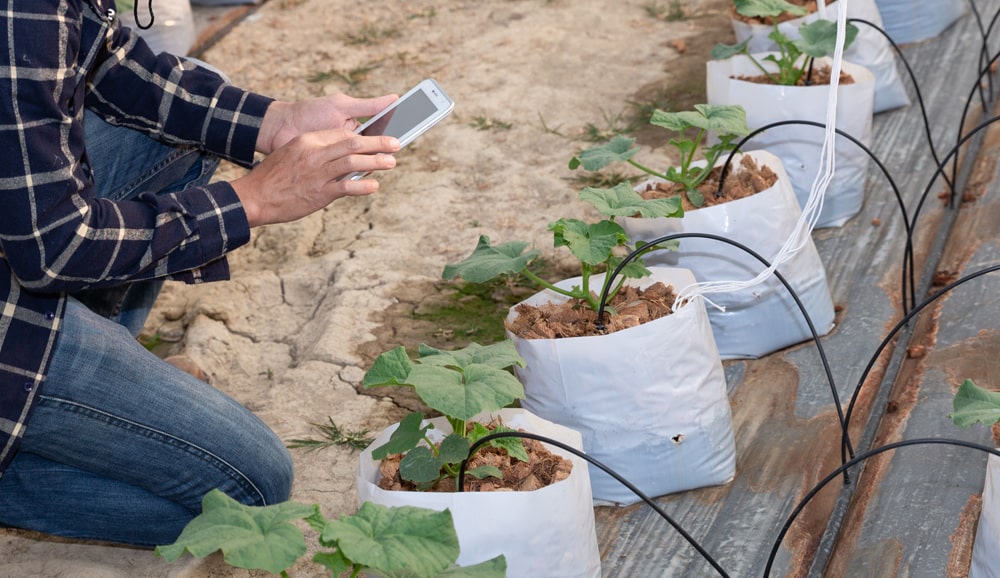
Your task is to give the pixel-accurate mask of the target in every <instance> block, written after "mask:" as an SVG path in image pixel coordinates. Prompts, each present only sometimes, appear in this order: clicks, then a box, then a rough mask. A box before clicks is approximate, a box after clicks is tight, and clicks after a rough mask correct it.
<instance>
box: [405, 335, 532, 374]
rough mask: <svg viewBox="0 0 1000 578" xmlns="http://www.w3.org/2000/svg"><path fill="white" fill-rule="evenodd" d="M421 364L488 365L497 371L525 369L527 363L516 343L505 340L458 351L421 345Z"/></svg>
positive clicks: (473, 345)
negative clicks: (513, 367)
mask: <svg viewBox="0 0 1000 578" xmlns="http://www.w3.org/2000/svg"><path fill="white" fill-rule="evenodd" d="M419 353H420V359H419V362H420V363H427V364H433V365H452V366H455V367H460V368H462V367H466V366H468V365H470V364H472V363H478V364H481V365H488V366H490V367H495V368H497V369H506V368H508V367H512V366H514V365H516V366H518V367H524V364H525V361H524V358H523V357H521V356H520V355H519V354H518V353H517V348H515V347H514V342H513V341H511V340H509V339H505V340H503V341H498V342H496V343H491V344H489V345H480V344H478V343H470V344H469V345H468V346H467V347H465V348H463V349H458V350H453V351H449V350H444V349H435V348H433V347H430V346H428V345H423V344H421V345H420V348H419Z"/></svg>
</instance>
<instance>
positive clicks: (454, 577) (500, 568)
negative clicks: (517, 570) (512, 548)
mask: <svg viewBox="0 0 1000 578" xmlns="http://www.w3.org/2000/svg"><path fill="white" fill-rule="evenodd" d="M506 575H507V560H506V559H505V558H504V557H503V554H501V555H499V556H497V557H496V558H492V559H490V560H487V561H485V562H481V563H479V564H476V565H475V566H466V567H464V568H462V567H458V566H452V567H451V568H448V569H447V570H445V571H444V572H442V573H440V574H438V578H504V576H506Z"/></svg>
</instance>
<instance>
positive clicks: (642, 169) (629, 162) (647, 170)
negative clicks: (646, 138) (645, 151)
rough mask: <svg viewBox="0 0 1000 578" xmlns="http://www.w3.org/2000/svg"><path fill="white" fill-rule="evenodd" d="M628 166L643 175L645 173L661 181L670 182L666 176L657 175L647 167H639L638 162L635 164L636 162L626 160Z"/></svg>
mask: <svg viewBox="0 0 1000 578" xmlns="http://www.w3.org/2000/svg"><path fill="white" fill-rule="evenodd" d="M628 164H630V165H632V166H633V167H635V168H637V169H639V170H640V171H642V172H644V173H646V174H648V175H651V176H654V177H657V178H660V179H663V180H665V181H669V180H671V179H670V177H668V176H667V175H665V174H663V173H658V172H656V171H654V170H653V169H651V168H649V167H647V166H644V165H641V164H639V163H638V162H636V161H634V160H632V159H628Z"/></svg>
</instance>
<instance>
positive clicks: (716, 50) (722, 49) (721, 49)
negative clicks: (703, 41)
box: [711, 38, 750, 60]
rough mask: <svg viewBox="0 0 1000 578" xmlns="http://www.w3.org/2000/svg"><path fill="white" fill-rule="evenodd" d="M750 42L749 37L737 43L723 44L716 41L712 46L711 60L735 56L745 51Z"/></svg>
mask: <svg viewBox="0 0 1000 578" xmlns="http://www.w3.org/2000/svg"><path fill="white" fill-rule="evenodd" d="M749 44H750V39H749V38H747V39H746V40H744V41H743V42H740V43H739V44H732V45H730V44H723V43H721V42H720V43H718V44H716V45H715V46H713V47H712V55H711V56H712V60H727V59H729V58H732V57H734V56H736V55H737V54H744V53H746V51H747V46H748V45H749Z"/></svg>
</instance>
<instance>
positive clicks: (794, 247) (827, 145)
mask: <svg viewBox="0 0 1000 578" xmlns="http://www.w3.org/2000/svg"><path fill="white" fill-rule="evenodd" d="M848 1H849V0H840V1H839V2H838V3H837V7H838V9H837V48H836V50H835V51H834V54H833V65H832V70H831V73H830V90H829V92H828V94H827V106H826V134H825V135H824V137H823V147H822V149H821V150H820V158H819V163H820V170H819V171H818V172H817V174H816V179H815V180H814V181H813V184H812V188H811V189H810V191H809V198H808V200H807V201H806V204H805V206H804V207H802V214H801V215H800V216H799V220H798V222H796V224H795V229H794V230H793V231H792V234H791V235H790V236H789V237H788V239H786V240H785V243H784V244H783V245H782V247H781V249H780V250H779V251H778V254H777V255H774V256H773V258H770V259H769V261H770V263H771V265H770V267H768V268H766V269H764V270H763V271H761V272H760V273H759V274H758V275H757V276H756V277H754V278H753V279H748V280H745V281H703V282H699V283H695V284H692V285H688V286H687V287H684V288H683V289H681V290H680V291H679V292H678V294H677V299H676V301H675V302H674V310H675V311H676V310H677V308H679V307H681V306H683V305H684V304H686V303H688V302H689V301H691V300H693V299H695V298H697V297H701V298H703V299H705V301H706V303H708V304H710V305H712V306H713V307H716V308H718V309H721V310H724V309H725V308H724V307H722V306H719V305H716V304H715V303H713V302H712V299H711V298H710V297H708V295H711V294H713V293H733V292H736V291H742V290H745V289H750V288H752V287H756V286H757V285H760V284H761V283H764V282H765V281H767V280H768V278H770V277H771V275H773V274H774V272H775V271H776V270H778V269H780V268H781V265H782V264H783V263H787V262H788V261H789V260H790V259H791V258H792V257H794V256H795V254H796V253H797V252H798V251H799V250H801V249H802V248H803V247H805V246H806V245H807V244H808V242H809V240H810V237H811V235H812V231H813V228H815V226H816V222H817V220H818V219H819V215H820V212H821V211H822V210H823V197H824V195H825V194H826V189H827V187H829V186H830V181H832V180H833V173H834V170H836V162H835V157H836V155H835V152H836V150H835V144H836V137H837V132H836V130H837V94H838V90H837V89H838V88H839V86H840V70H841V68H842V65H843V61H844V43H845V39H846V34H847V4H848ZM817 4H818V9H819V16H820V18H823V19H827V10H826V2H825V0H819V2H818V3H817ZM751 248H752V247H751ZM762 257H764V258H765V259H768V256H767V255H762ZM747 258H748V259H750V258H752V257H750V255H747Z"/></svg>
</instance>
